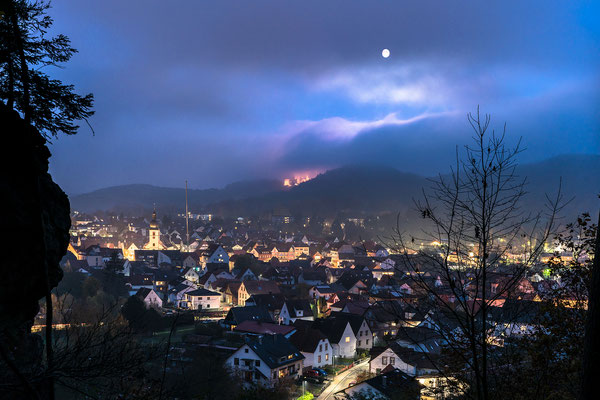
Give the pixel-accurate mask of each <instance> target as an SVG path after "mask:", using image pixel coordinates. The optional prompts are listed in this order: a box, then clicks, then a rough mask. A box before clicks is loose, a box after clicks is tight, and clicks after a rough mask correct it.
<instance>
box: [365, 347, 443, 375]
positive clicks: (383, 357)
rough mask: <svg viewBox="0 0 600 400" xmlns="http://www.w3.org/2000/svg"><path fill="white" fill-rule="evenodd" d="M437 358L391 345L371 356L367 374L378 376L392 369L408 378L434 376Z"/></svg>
mask: <svg viewBox="0 0 600 400" xmlns="http://www.w3.org/2000/svg"><path fill="white" fill-rule="evenodd" d="M437 358H438V357H437V356H436V355H434V354H426V353H423V352H416V351H414V350H412V349H407V348H404V347H401V346H400V345H398V344H396V343H392V344H391V345H390V346H388V347H386V348H383V350H382V351H380V352H376V353H373V354H372V355H371V360H370V361H369V372H371V373H374V374H380V373H381V372H382V371H383V370H385V369H386V368H388V369H390V368H394V369H399V370H400V371H402V372H404V373H405V374H407V375H410V376H421V375H428V374H434V373H436V372H438V369H437V368H436V366H435V360H436V359H437Z"/></svg>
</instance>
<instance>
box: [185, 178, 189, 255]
mask: <svg viewBox="0 0 600 400" xmlns="http://www.w3.org/2000/svg"><path fill="white" fill-rule="evenodd" d="M188 216H189V212H188V194H187V180H186V181H185V238H186V240H187V249H186V250H187V251H190V229H189V225H188Z"/></svg>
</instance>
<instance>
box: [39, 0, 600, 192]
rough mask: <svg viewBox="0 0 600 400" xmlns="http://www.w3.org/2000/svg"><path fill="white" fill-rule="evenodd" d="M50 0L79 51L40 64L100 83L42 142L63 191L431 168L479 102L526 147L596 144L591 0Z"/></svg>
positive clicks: (532, 154)
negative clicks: (345, 169)
mask: <svg viewBox="0 0 600 400" xmlns="http://www.w3.org/2000/svg"><path fill="white" fill-rule="evenodd" d="M490 3H491V4H490ZM52 4H53V8H52V9H51V10H50V14H51V15H52V16H53V17H54V19H55V30H56V32H61V33H64V34H66V35H68V36H69V37H70V38H71V40H72V42H73V45H74V47H76V48H77V49H78V50H79V54H77V55H76V56H75V57H74V58H73V59H72V61H71V62H70V63H68V64H67V65H66V68H64V69H62V70H59V69H55V70H47V72H48V73H49V74H50V75H51V76H53V77H57V78H60V79H63V80H65V81H66V82H70V83H74V84H75V85H76V87H77V90H78V91H79V92H80V93H83V92H93V93H94V95H95V98H96V103H95V110H96V115H95V116H94V117H93V118H92V119H91V121H90V122H91V124H92V125H93V127H94V129H95V131H96V135H95V136H92V133H91V132H90V131H89V129H88V128H87V127H86V126H85V125H83V126H82V128H81V130H80V132H79V134H78V135H76V136H72V137H66V136H61V137H59V138H58V139H56V140H54V143H53V145H52V146H51V151H52V152H53V158H52V160H51V170H52V174H53V176H54V178H55V180H56V181H57V182H58V183H59V184H61V185H62V186H63V188H64V189H65V190H66V191H67V192H68V193H71V194H75V193H81V192H85V191H89V190H93V189H97V188H101V187H106V186H112V185H119V184H127V183H150V184H155V185H161V186H176V187H182V186H183V185H184V181H185V180H186V179H187V180H188V181H189V184H190V187H193V188H206V187H221V186H223V185H225V184H227V183H230V182H233V181H240V180H246V179H256V178H265V177H273V178H282V177H284V176H286V175H293V174H294V173H295V172H303V171H318V170H325V169H328V168H332V167H335V166H339V165H344V164H353V163H365V162H377V163H385V164H388V165H392V166H394V167H397V168H398V169H400V170H403V171H408V172H415V173H419V174H423V175H428V174H434V173H437V172H439V171H446V170H447V168H448V165H449V164H450V163H451V161H452V158H453V156H454V153H455V146H456V145H457V144H463V143H466V142H467V141H468V140H469V138H470V137H471V134H472V131H470V127H469V126H468V124H467V121H466V118H465V114H466V113H467V112H468V111H474V110H475V109H476V107H477V105H480V107H481V110H482V111H483V112H489V113H491V114H492V125H493V126H494V127H496V128H497V129H502V126H503V124H504V122H506V124H507V132H508V135H509V136H510V140H511V141H514V140H516V139H518V138H519V137H520V136H522V137H523V143H524V145H525V147H527V151H526V152H525V153H523V155H522V157H521V161H522V162H529V161H538V160H542V159H546V158H549V157H551V156H554V155H558V154H567V153H588V154H590V153H591V154H598V153H600V110H599V105H600V91H599V88H600V23H599V22H598V21H599V20H600V5H599V3H598V2H594V1H551V0H536V1H523V0H518V1H506V0H503V1H494V2H484V1H447V0H435V1H423V0H419V1H398V0H391V1H384V0H376V1H375V0H368V1H367V0H363V1H348V0H335V1H334V0H327V1H323V0H318V1H308V0H302V1H281V0H271V1H247V0H246V1H228V0H210V1H209V0H202V1H201V0H189V1H184V0H173V1H169V2H166V1H149V0H144V1H132V0H127V1H123V0H103V1H98V0H77V1H70V0H54V1H53V3H52ZM384 48H388V49H389V50H390V51H391V56H390V57H389V58H387V59H385V58H383V57H382V56H381V51H382V50H383V49H384Z"/></svg>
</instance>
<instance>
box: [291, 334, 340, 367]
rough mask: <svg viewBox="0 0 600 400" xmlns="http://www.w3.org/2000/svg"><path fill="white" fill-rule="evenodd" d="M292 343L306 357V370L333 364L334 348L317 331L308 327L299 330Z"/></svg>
mask: <svg viewBox="0 0 600 400" xmlns="http://www.w3.org/2000/svg"><path fill="white" fill-rule="evenodd" d="M290 342H292V344H293V345H294V346H296V348H297V349H298V350H300V352H302V355H303V356H304V368H307V367H312V368H315V367H323V366H325V365H331V364H333V348H332V347H331V343H329V340H328V339H327V337H326V336H325V335H324V334H323V333H322V332H320V331H319V330H317V329H312V328H310V327H308V326H304V327H302V328H299V329H298V330H297V331H296V332H295V333H294V334H293V335H292V336H291V337H290Z"/></svg>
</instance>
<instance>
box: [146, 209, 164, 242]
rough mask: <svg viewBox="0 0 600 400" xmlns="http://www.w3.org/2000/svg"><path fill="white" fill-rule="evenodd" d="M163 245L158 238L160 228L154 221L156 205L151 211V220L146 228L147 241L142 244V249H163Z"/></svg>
mask: <svg viewBox="0 0 600 400" xmlns="http://www.w3.org/2000/svg"><path fill="white" fill-rule="evenodd" d="M164 248H165V245H164V244H163V243H162V242H161V240H160V228H159V227H158V222H157V221H156V207H155V208H154V212H152V221H150V227H149V229H148V243H146V245H145V246H144V250H164Z"/></svg>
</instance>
